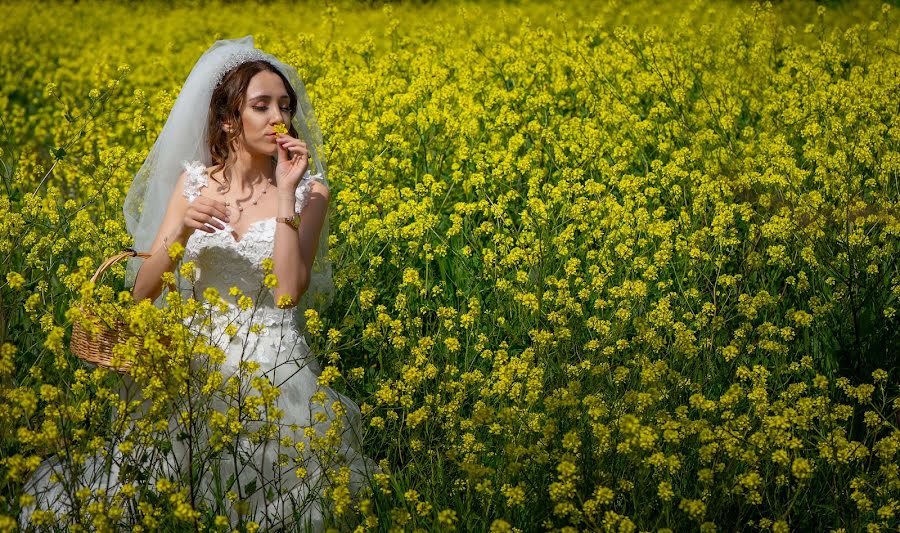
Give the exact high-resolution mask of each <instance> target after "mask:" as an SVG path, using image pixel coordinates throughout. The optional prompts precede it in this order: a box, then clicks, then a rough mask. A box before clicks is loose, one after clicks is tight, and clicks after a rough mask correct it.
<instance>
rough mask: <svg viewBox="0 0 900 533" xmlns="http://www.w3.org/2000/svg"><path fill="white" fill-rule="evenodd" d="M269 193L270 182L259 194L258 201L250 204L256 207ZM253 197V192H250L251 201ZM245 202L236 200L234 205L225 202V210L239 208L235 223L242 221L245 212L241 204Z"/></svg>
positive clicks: (248, 196)
mask: <svg viewBox="0 0 900 533" xmlns="http://www.w3.org/2000/svg"><path fill="white" fill-rule="evenodd" d="M267 192H269V180H266V186H265V187H263V190H262V192H261V193H259V194H258V195H257V196H256V200H253V201H252V202H250V203H251V204H252V205H256V204H257V203H259V200H260V199H261V198H262V197H263V195H264V194H266V193H267ZM252 197H253V191H252V190H251V191H250V194H249V195H247V198H248V199H249V198H252ZM244 201H246V200H243V199H235V201H234V203H233V204H232V203H231V202H230V201H228V200H225V208H226V209H227V208H229V207H232V206H234V207H236V208H237V211H238V215H237V217H236V218H235V219H234V220H233V222H237V221H238V220H240V219H241V215H242V214H243V212H244V206H243V205H241V203H242V202H244Z"/></svg>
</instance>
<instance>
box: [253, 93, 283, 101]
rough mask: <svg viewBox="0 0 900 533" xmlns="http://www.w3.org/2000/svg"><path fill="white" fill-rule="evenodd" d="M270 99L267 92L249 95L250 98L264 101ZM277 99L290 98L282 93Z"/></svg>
mask: <svg viewBox="0 0 900 533" xmlns="http://www.w3.org/2000/svg"><path fill="white" fill-rule="evenodd" d="M271 99H272V96H271V95H269V94H257V95H255V96H251V97H250V100H266V101H269V100H271ZM279 99H280V100H290V99H291V98H290V97H289V96H288V95H286V94H284V95H282V96H281V97H280V98H279Z"/></svg>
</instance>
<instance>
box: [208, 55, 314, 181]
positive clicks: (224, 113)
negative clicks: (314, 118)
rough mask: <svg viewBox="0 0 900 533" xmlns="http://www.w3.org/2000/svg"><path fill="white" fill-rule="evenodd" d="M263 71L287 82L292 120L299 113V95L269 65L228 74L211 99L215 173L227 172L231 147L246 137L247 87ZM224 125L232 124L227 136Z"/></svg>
mask: <svg viewBox="0 0 900 533" xmlns="http://www.w3.org/2000/svg"><path fill="white" fill-rule="evenodd" d="M264 71H268V72H274V73H275V74H278V77H279V78H281V81H283V82H284V88H285V90H286V91H287V93H288V98H289V99H290V104H289V107H290V110H291V117H293V116H294V114H295V113H296V112H297V93H295V92H294V88H293V87H292V86H291V83H290V82H289V81H288V80H287V78H285V77H284V74H282V73H281V72H280V71H279V70H278V69H277V68H275V66H274V65H272V64H271V63H269V62H268V61H264V60H261V59H259V60H254V61H247V62H246V63H241V64H240V65H238V66H236V67H234V68H233V69H231V70H229V71H228V72H227V73H225V76H223V77H222V81H220V82H219V84H218V85H216V88H215V89H214V90H213V93H212V98H210V101H209V118H208V119H207V124H206V125H207V137H206V139H207V144H208V147H209V153H210V155H212V162H213V165H214V166H215V167H216V168H215V169H214V170H213V172H216V171H218V170H220V169H224V168H225V162H226V161H227V160H228V155H229V154H230V153H231V146H232V143H233V142H234V141H235V140H236V139H238V138H239V137H240V136H241V134H242V133H243V126H242V124H241V107H243V105H244V98H245V96H246V93H247V87H248V86H249V85H250V79H251V78H253V76H256V75H257V74H259V73H260V72H264ZM225 122H230V123H231V124H232V128H231V131H230V132H226V131H225V130H224V129H223V126H224V125H225ZM285 126H287V127H288V133H289V134H290V135H291V136H292V137H299V136H298V135H297V130H296V129H295V128H294V125H293V124H292V123H291V122H290V121H289V122H288V123H287V124H285ZM222 185H223V186H224V187H225V190H227V188H228V186H229V184H228V183H225V184H222Z"/></svg>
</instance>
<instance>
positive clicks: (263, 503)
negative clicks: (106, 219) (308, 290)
mask: <svg viewBox="0 0 900 533" xmlns="http://www.w3.org/2000/svg"><path fill="white" fill-rule="evenodd" d="M184 166H185V170H186V171H187V179H186V182H185V190H184V195H185V197H186V198H187V199H188V200H189V201H191V202H193V201H194V200H195V199H196V198H197V197H198V196H199V195H200V194H201V191H202V189H203V188H204V187H205V186H207V184H208V179H207V174H206V167H205V166H204V165H203V164H202V163H200V162H196V161H194V162H190V163H187V162H186V163H185V165H184ZM316 177H317V176H315V175H313V176H311V175H310V174H309V172H307V174H306V176H304V178H303V180H302V181H301V183H300V185H299V186H298V188H297V194H296V197H297V200H296V211H297V212H298V213H300V212H301V211H302V209H303V207H304V206H305V205H306V202H307V195H308V193H309V190H310V185H311V183H312V180H313V179H315V178H316ZM275 226H276V222H275V219H274V217H273V218H266V219H262V220H259V221H257V222H255V223H253V224H251V225H250V227H249V228H248V230H247V231H246V234H245V235H243V236H242V237H240V240H237V238H236V237H235V235H234V233H233V229H232V228H231V226H230V225H228V224H225V229H224V230H216V231H214V232H212V233H207V232H203V231H196V232H194V234H192V235H191V237H190V238H189V239H188V241H187V244H186V246H185V255H184V261H192V262H193V263H194V265H195V269H196V277H195V279H194V281H193V285H194V293H195V295H197V297H198V299H201V298H202V295H203V293H204V291H205V290H206V289H208V288H215V289H216V290H217V291H218V292H219V294H220V295H221V296H222V298H223V299H224V300H225V301H226V302H227V311H226V312H221V311H222V310H221V309H216V310H215V311H214V312H213V313H212V314H211V320H210V321H209V323H208V324H206V325H204V326H203V327H201V328H195V329H199V331H198V332H199V333H202V334H203V335H205V336H206V337H208V339H209V343H210V344H214V345H216V346H218V347H219V348H221V349H222V350H223V351H224V353H225V361H224V363H223V364H222V365H221V367H219V368H218V370H219V371H220V372H221V373H222V374H223V376H224V378H225V379H226V380H227V379H228V377H229V376H231V375H235V374H238V373H239V368H240V366H241V364H242V362H255V363H258V365H259V369H258V370H257V371H256V372H254V373H253V376H254V377H256V376H263V377H265V378H266V380H267V382H268V383H270V384H272V385H274V386H276V387H278V388H279V389H280V395H278V396H277V399H276V400H275V407H277V408H278V410H280V411H281V412H282V413H283V417H282V418H281V419H280V420H277V421H276V422H277V423H276V426H277V428H278V432H277V436H275V437H274V438H273V439H272V441H271V442H268V443H267V444H266V443H264V444H260V443H259V442H258V441H254V440H253V439H250V438H248V437H247V435H246V434H245V433H241V436H240V437H239V438H238V442H236V443H235V444H236V446H234V447H233V448H231V452H229V454H228V455H227V457H223V458H222V459H221V460H213V461H212V463H210V464H213V465H215V467H214V468H207V469H206V470H205V471H200V472H195V480H194V482H195V487H199V492H200V494H201V495H202V496H203V498H202V499H204V500H205V501H206V502H212V501H216V500H217V499H218V500H219V501H220V502H221V496H222V493H223V491H224V490H226V489H230V490H231V491H232V492H235V493H236V492H241V499H240V502H241V503H240V506H241V512H242V513H244V516H243V517H244V519H245V520H246V519H251V520H254V521H256V522H257V523H259V524H260V525H261V526H262V527H263V528H264V529H277V528H281V527H289V528H291V529H294V528H298V527H299V528H301V529H309V530H314V531H318V530H321V529H322V528H323V525H324V524H323V518H324V517H323V513H324V510H325V506H326V505H327V503H325V502H323V501H320V496H322V493H323V491H324V490H325V489H326V487H329V486H330V485H331V483H332V480H333V479H334V477H335V473H336V472H338V471H340V469H341V468H342V467H343V472H344V476H343V481H342V483H346V482H347V476H346V473H347V472H348V470H349V489H350V493H351V494H352V493H355V492H356V491H358V490H359V489H360V488H362V487H363V486H364V485H366V484H367V482H368V479H369V478H370V477H371V475H372V473H373V472H375V471H377V466H376V465H375V464H374V462H373V461H372V460H371V459H369V458H368V457H366V456H365V455H363V454H362V453H361V437H360V435H361V432H360V411H359V408H358V407H357V405H356V404H355V403H354V402H353V401H351V400H350V399H349V398H347V397H346V396H344V395H342V394H340V393H338V392H336V391H334V390H332V389H331V388H329V387H325V386H321V385H319V384H318V376H319V372H320V370H319V367H318V364H317V362H316V360H315V357H314V355H313V354H312V353H311V351H310V348H309V346H308V345H307V343H306V340H305V339H304V337H303V335H302V334H301V328H300V326H299V325H298V324H299V320H297V318H299V317H295V313H302V312H303V309H300V308H293V309H280V308H278V307H277V306H276V305H275V302H274V301H273V295H272V292H271V290H269V289H263V287H264V285H263V280H264V277H265V272H264V271H263V267H262V263H263V260H264V259H266V258H268V257H271V256H272V251H273V247H274V241H275ZM232 287H237V288H238V289H240V291H241V292H242V293H243V294H246V295H248V296H251V297H252V298H253V301H254V305H253V306H252V307H250V308H248V309H245V310H241V309H240V308H239V307H238V306H237V305H236V298H235V297H233V296H231V295H230V294H229V293H230V290H231V289H232ZM253 324H256V325H260V326H262V327H263V329H262V330H261V331H260V330H258V329H256V328H253V327H252V325H253ZM229 325H231V326H232V331H231V332H230V333H234V334H233V335H230V334H229V332H226V328H228V327H229ZM235 326H236V327H237V332H236V333H235V331H234V327H235ZM245 381H249V380H245ZM246 386H247V384H246V383H245V390H250V391H251V392H256V391H252V390H251V389H249V388H248V387H246ZM256 394H257V395H258V392H257V393H256ZM323 400H324V401H323ZM335 405H337V407H338V409H337V411H338V412H337V413H336V412H335V408H334V406H335ZM206 406H207V408H208V409H209V410H210V413H211V414H213V413H214V412H219V413H226V412H227V410H228V408H229V407H236V406H237V402H236V401H235V399H234V398H226V397H225V396H222V395H220V396H219V397H218V398H214V399H213V400H212V401H209V402H208V403H207V404H206ZM262 418H265V417H262ZM263 422H264V421H263V420H255V421H253V420H251V421H249V422H247V426H248V427H247V429H248V430H249V431H252V430H253V429H256V428H258V427H259V426H260V425H261V424H262V423H263ZM330 429H331V430H332V431H331V432H330V433H329V430H330ZM178 432H179V427H178V424H177V423H176V422H175V421H174V419H173V420H172V421H170V435H175V434H177V433H178ZM209 435H210V432H209V430H208V429H207V430H206V431H205V433H204V435H202V436H201V442H202V441H203V439H207V438H209ZM325 435H330V443H331V444H330V446H329V451H327V453H323V450H322V449H321V443H322V442H324V440H322V438H323V436H325ZM284 437H290V440H291V441H293V442H301V443H302V444H301V448H300V450H298V449H297V447H292V446H287V447H285V446H281V445H279V444H278V442H279V441H280V440H281V439H282V438H284ZM317 442H318V443H319V444H318V448H317ZM171 443H172V449H171V451H168V452H167V455H166V457H165V458H164V459H163V461H162V462H161V463H159V464H162V465H163V466H162V468H158V467H155V468H153V470H154V471H156V472H158V473H157V474H156V475H153V476H152V477H157V476H160V477H167V478H170V479H172V478H180V479H181V480H184V479H185V476H186V475H187V472H186V471H187V469H188V468H189V467H188V466H187V463H188V460H187V457H188V455H189V454H188V445H187V444H185V442H184V440H178V439H175V438H173V439H171ZM197 446H198V445H197V442H196V440H195V441H194V444H193V447H194V448H197ZM202 447H203V444H201V445H200V448H201V450H199V452H202ZM194 453H195V455H196V454H197V453H198V450H196V449H195V450H194ZM117 456H120V454H119V452H118V449H114V451H113V453H112V454H111V458H110V454H107V457H106V458H105V459H103V458H100V457H94V458H89V460H88V461H87V462H86V463H85V469H84V470H85V472H84V474H83V475H82V478H83V481H82V482H83V483H84V484H85V485H87V486H91V487H92V488H94V489H97V488H104V489H105V490H106V492H107V494H108V495H111V494H113V493H115V492H116V491H117V490H118V485H117V480H118V475H119V471H120V470H119V467H118V464H117V463H116V458H117ZM323 457H324V458H326V459H323ZM235 459H237V460H235ZM298 465H299V466H300V467H302V468H301V470H302V471H303V472H305V476H303V477H302V479H301V478H299V477H298V476H297V475H296V469H297V467H298ZM61 467H62V463H61V462H60V461H59V460H57V459H55V458H52V459H50V460H47V461H45V462H44V463H43V464H42V465H41V466H40V467H39V468H38V470H37V471H36V472H35V474H34V475H33V476H32V478H31V479H30V480H29V481H28V482H27V484H26V487H25V491H26V492H27V493H30V494H33V495H35V496H36V498H37V501H36V506H37V508H39V509H51V510H54V511H55V512H57V513H58V514H60V513H68V512H70V510H71V504H70V501H69V498H68V496H67V495H66V494H67V493H66V492H65V491H63V490H62V489H61V488H60V487H59V483H51V482H50V481H49V478H50V475H51V474H52V473H54V472H57V473H59V472H60V469H61ZM195 470H196V469H195ZM152 481H153V480H151V482H152ZM209 505H210V508H212V504H209ZM34 508H35V506H34V505H32V506H29V507H28V508H27V509H25V510H24V511H23V514H22V516H21V517H20V522H21V525H23V526H25V525H26V524H27V523H28V519H29V517H30V515H31V513H32V511H33V510H34ZM214 511H216V512H222V511H223V510H222V509H221V507H220V508H219V509H216V510H214ZM225 511H227V513H228V514H230V515H231V516H230V518H231V520H232V524H235V523H236V520H237V518H238V517H237V515H238V512H237V511H236V509H235V508H234V507H232V508H230V509H225Z"/></svg>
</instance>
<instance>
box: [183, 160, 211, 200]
mask: <svg viewBox="0 0 900 533" xmlns="http://www.w3.org/2000/svg"><path fill="white" fill-rule="evenodd" d="M181 165H182V166H183V167H184V171H185V172H187V176H185V180H184V191H183V192H182V193H181V194H183V195H184V197H185V198H187V201H188V203H193V202H194V200H196V199H197V197H198V196H200V189H202V188H203V187H206V186H207V185H208V184H209V180H207V178H206V166H205V165H204V164H203V163H201V162H200V161H182V162H181Z"/></svg>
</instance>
